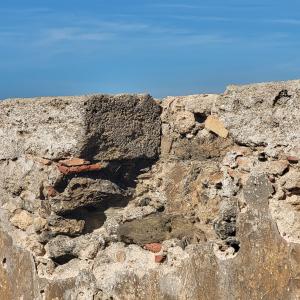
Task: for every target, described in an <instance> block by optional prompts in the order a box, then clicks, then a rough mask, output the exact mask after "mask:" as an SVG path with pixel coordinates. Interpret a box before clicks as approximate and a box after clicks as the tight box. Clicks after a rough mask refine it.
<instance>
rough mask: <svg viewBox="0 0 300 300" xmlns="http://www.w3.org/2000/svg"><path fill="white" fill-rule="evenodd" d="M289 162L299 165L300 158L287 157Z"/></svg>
mask: <svg viewBox="0 0 300 300" xmlns="http://www.w3.org/2000/svg"><path fill="white" fill-rule="evenodd" d="M287 160H288V161H289V162H290V163H297V162H298V161H299V158H298V157H296V156H288V157H287Z"/></svg>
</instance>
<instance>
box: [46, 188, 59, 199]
mask: <svg viewBox="0 0 300 300" xmlns="http://www.w3.org/2000/svg"><path fill="white" fill-rule="evenodd" d="M47 195H48V197H55V196H56V195H57V190H56V189H55V188H54V187H53V186H49V187H47Z"/></svg>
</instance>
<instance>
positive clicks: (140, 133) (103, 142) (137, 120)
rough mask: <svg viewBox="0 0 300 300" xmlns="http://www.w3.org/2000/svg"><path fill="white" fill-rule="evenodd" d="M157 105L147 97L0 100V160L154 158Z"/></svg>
mask: <svg viewBox="0 0 300 300" xmlns="http://www.w3.org/2000/svg"><path fill="white" fill-rule="evenodd" d="M159 115H160V108H159V106H158V105H157V104H156V103H155V101H154V100H153V99H152V98H151V97H150V96H148V95H117V96H109V95H91V96H80V97H56V98H55V97H52V98H50V97H42V98H34V99H13V100H5V101H1V103H0V124H1V125H0V138H1V144H2V147H1V149H0V159H1V160H3V159H13V158H18V157H20V156H21V155H23V154H24V153H26V154H31V155H36V156H40V157H44V158H49V159H56V160H57V159H63V158H68V157H71V156H74V157H84V158H86V159H94V160H118V159H122V160H124V159H134V158H149V159H153V158H155V157H157V155H158V152H159V144H160V138H159V136H160V120H159Z"/></svg>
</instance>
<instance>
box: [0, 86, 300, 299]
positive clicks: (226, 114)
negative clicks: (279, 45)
mask: <svg viewBox="0 0 300 300" xmlns="http://www.w3.org/2000/svg"><path fill="white" fill-rule="evenodd" d="M278 89H279V90H278ZM298 90H299V82H298V81H297V82H287V83H270V84H259V85H251V86H244V87H230V88H229V89H228V90H227V91H226V93H225V94H224V95H193V96H187V97H168V98H167V99H165V100H164V101H162V102H160V101H153V100H152V99H151V98H149V97H148V96H126V95H122V96H95V97H92V96H87V97H82V98H74V99H71V98H68V97H67V98H62V99H61V100H51V99H50V98H49V99H44V98H43V99H41V100H37V101H36V103H35V102H34V101H31V100H28V101H29V102H26V101H23V100H22V101H20V100H15V101H12V102H9V101H6V102H4V103H2V104H1V105H0V106H1V110H2V113H1V112H0V121H1V122H3V123H1V124H2V127H1V125H0V137H3V139H4V144H3V145H4V146H3V148H1V150H0V171H1V172H0V195H1V197H0V286H1V288H0V298H1V299H2V298H3V299H8V300H10V299H19V298H22V299H45V300H48V299H49V300H50V299H84V300H85V299H128V300H129V299H132V300H133V299H135V300H136V299H141V300H142V299H143V300H144V299H149V300H160V299H187V300H188V299H220V300H223V299H224V300H225V299H226V300H227V299H267V300H269V299H270V300H271V299H272V300H273V299H298V296H299V295H300V288H299V286H300V284H299V283H300V281H299V278H298V277H299V266H300V246H299V244H300V235H299V232H300V225H299V224H300V185H299V174H300V172H299V165H298V161H297V160H296V159H290V158H289V157H295V158H297V157H299V155H300V154H299V146H298V144H299V140H298V137H299V136H298V135H297V134H298V131H297V128H298V127H299V126H298V125H299V124H298V123H299V122H298V121H299V118H298V115H299V101H298V100H299V99H298V98H299V97H298V94H299V91H298ZM25 102H26V103H25ZM84 102H85V103H84ZM159 105H161V107H162V109H163V111H162V114H161V121H162V127H160V122H159V118H158V116H159V114H160V109H159ZM290 105H293V110H290V109H287V108H290ZM43 109H45V111H43ZM24 113H26V115H28V116H29V117H28V118H27V119H28V120H27V119H26V120H23V119H24V118H23V114H24ZM288 114H291V115H292V116H289V115H288ZM212 116H217V118H218V122H217V123H218V125H220V126H219V129H220V128H221V129H222V130H221V131H223V133H224V132H226V131H224V130H227V129H228V130H229V131H230V137H228V136H227V138H224V137H221V136H219V135H218V133H216V132H213V130H212V132H210V130H211V129H210V130H208V129H207V128H205V123H206V124H207V123H209V122H210V119H211V118H213V117H212ZM48 117H49V118H50V119H49V118H48ZM1 130H2V131H1ZM150 130H152V132H150ZM10 133H11V134H10ZM5 134H6V135H5ZM9 134H10V135H9ZM227 134H228V133H227ZM272 135H273V136H272ZM224 136H225V135H224ZM160 141H161V146H160V149H161V156H160V157H159V159H158V156H157V154H158V153H159V142H160ZM241 144H242V145H243V146H241ZM155 145H156V146H155ZM7 146H9V147H7ZM5 147H6V148H5ZM147 147H148V148H149V149H148V148H147ZM146 148H147V149H146ZM4 154H5V155H4ZM1 155H2V156H1ZM3 155H4V156H3ZM154 159H158V161H154ZM95 166H96V167H95ZM100 166H101V167H100ZM21 214H24V216H25V218H21V219H25V221H26V222H24V220H23V221H22V220H20V218H19V217H20V215H21ZM14 223H15V225H16V226H12V225H14ZM20 228H21V229H22V230H19V229H20Z"/></svg>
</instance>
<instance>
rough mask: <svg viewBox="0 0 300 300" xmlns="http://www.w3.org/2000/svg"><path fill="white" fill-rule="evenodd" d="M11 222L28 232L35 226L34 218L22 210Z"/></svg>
mask: <svg viewBox="0 0 300 300" xmlns="http://www.w3.org/2000/svg"><path fill="white" fill-rule="evenodd" d="M10 222H11V223H12V224H13V225H14V226H16V227H18V228H20V229H22V230H26V229H27V228H28V227H29V226H31V225H32V224H33V216H32V215H31V214H30V213H29V212H28V211H26V210H22V211H20V212H17V213H16V214H15V215H14V216H13V217H12V218H11V219H10Z"/></svg>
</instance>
